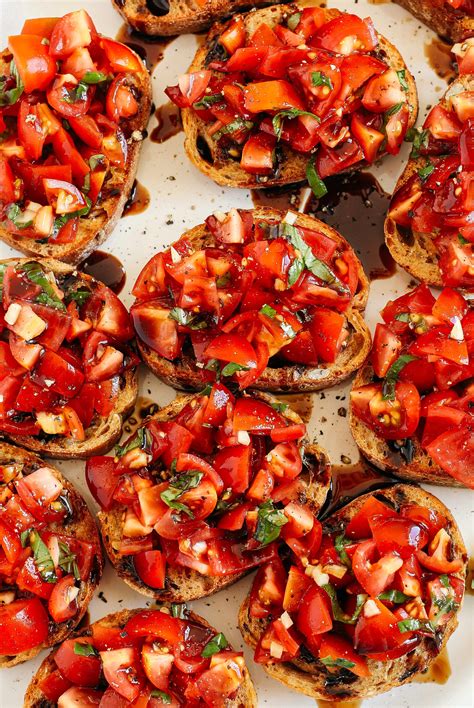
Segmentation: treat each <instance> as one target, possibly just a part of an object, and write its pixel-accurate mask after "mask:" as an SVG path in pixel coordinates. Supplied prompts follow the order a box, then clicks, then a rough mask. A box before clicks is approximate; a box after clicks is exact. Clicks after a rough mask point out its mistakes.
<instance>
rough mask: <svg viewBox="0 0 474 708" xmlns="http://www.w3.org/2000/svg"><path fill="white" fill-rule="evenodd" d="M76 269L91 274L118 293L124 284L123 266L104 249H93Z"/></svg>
mask: <svg viewBox="0 0 474 708" xmlns="http://www.w3.org/2000/svg"><path fill="white" fill-rule="evenodd" d="M78 270H80V271H82V272H83V273H87V275H90V276H92V277H93V278H95V279H96V280H100V282H101V283H104V285H107V287H108V288H110V289H111V290H113V292H114V293H115V294H116V295H118V294H119V292H120V291H121V290H122V288H123V286H124V285H125V278H126V273H125V268H124V267H123V265H122V263H121V262H120V261H119V259H118V258H116V257H115V256H113V255H112V254H111V253H105V252H104V251H93V253H91V254H90V256H88V257H87V258H86V260H85V261H83V262H82V263H80V264H79V266H78Z"/></svg>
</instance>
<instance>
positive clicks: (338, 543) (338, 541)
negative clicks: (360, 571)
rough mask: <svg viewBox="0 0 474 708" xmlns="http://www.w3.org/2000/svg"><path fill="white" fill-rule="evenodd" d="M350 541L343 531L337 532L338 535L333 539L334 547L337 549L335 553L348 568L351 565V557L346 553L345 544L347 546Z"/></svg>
mask: <svg viewBox="0 0 474 708" xmlns="http://www.w3.org/2000/svg"><path fill="white" fill-rule="evenodd" d="M351 543H352V541H351V540H350V539H349V538H346V537H345V536H344V534H343V533H341V534H339V536H336V538H335V539H334V548H335V549H336V551H337V555H338V556H339V558H340V559H341V562H342V563H344V565H346V566H347V567H348V568H350V567H351V565H352V563H351V559H350V558H349V556H348V555H347V552H346V546H349V545H350V544H351Z"/></svg>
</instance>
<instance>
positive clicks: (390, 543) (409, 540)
mask: <svg viewBox="0 0 474 708" xmlns="http://www.w3.org/2000/svg"><path fill="white" fill-rule="evenodd" d="M369 525H370V528H371V531H372V536H373V539H374V541H375V543H376V545H377V550H378V551H379V553H380V554H381V555H384V554H386V553H391V552H395V553H397V554H398V555H399V556H400V557H401V558H408V557H409V556H411V555H413V553H414V552H415V551H417V550H419V549H420V548H423V546H425V545H426V544H427V543H428V533H427V531H426V529H425V527H424V526H422V525H419V524H417V523H415V522H414V521H411V520H410V519H404V518H400V517H397V516H394V517H392V518H390V517H389V518H385V517H382V518H379V517H377V516H376V517H375V518H374V517H372V518H371V519H369Z"/></svg>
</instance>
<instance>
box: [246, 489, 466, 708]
mask: <svg viewBox="0 0 474 708" xmlns="http://www.w3.org/2000/svg"><path fill="white" fill-rule="evenodd" d="M302 541H303V542H302V544H301V547H300V548H299V549H298V551H297V552H296V554H294V555H292V557H291V558H289V559H288V560H287V561H286V562H284V563H282V562H281V560H277V561H276V562H274V563H269V564H267V565H266V566H263V567H262V568H261V569H260V570H259V572H258V574H257V576H256V579H255V581H254V584H253V587H252V591H251V593H250V595H249V596H248V597H247V599H246V600H245V602H244V603H243V605H242V608H241V611H240V618H239V624H240V629H241V632H242V634H243V637H244V639H245V641H246V642H247V643H248V644H249V645H250V646H251V647H252V648H254V649H255V661H256V662H257V663H259V664H262V666H263V668H264V669H265V671H266V672H267V673H268V674H269V675H270V676H271V677H272V678H275V679H277V680H278V681H281V683H283V684H285V685H286V686H288V687H289V688H292V689H294V690H295V691H299V692H301V693H304V694H306V695H307V696H311V697H312V698H316V699H318V700H319V699H323V700H329V701H334V700H337V701H344V700H351V699H361V698H369V697H370V696H375V695H377V694H379V693H383V692H384V691H388V690H390V689H391V688H394V687H396V686H400V685H402V684H404V683H406V682H408V681H412V680H413V678H414V677H416V676H417V675H419V674H420V673H423V672H425V671H426V670H427V669H428V668H429V667H430V664H431V663H432V662H433V661H434V659H435V658H436V657H437V655H438V654H439V652H440V651H441V650H442V649H443V647H444V646H445V645H446V642H447V640H448V638H449V637H450V635H451V634H452V633H453V631H454V630H455V628H456V626H457V613H458V611H459V609H460V607H461V604H462V600H463V594H464V583H465V576H466V549H465V547H464V543H463V540H462V538H461V535H460V533H459V530H458V527H457V526H456V522H455V520H454V519H453V517H452V515H451V514H450V512H449V510H448V509H447V508H446V507H445V506H444V505H443V504H442V503H441V502H440V501H439V500H438V499H436V498H435V497H434V496H432V495H431V494H428V492H425V491H424V490H422V489H419V488H418V487H414V486H410V485H406V484H397V485H395V486H393V487H391V488H389V489H384V490H380V491H377V492H374V493H372V494H365V495H363V496H362V497H359V498H357V499H355V500H354V501H352V502H350V503H349V504H348V505H347V506H345V507H344V508H342V509H341V510H340V511H337V512H336V513H335V514H333V515H332V516H330V517H328V518H326V519H325V520H324V521H323V524H322V526H321V525H320V526H319V537H318V540H317V542H316V543H314V542H312V543H310V544H307V543H305V539H304V538H303V539H302Z"/></svg>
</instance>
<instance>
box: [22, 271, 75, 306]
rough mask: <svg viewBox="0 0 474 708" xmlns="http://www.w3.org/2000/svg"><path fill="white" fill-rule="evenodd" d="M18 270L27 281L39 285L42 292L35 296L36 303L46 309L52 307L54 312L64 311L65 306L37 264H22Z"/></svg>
mask: <svg viewBox="0 0 474 708" xmlns="http://www.w3.org/2000/svg"><path fill="white" fill-rule="evenodd" d="M20 270H21V271H22V272H23V273H25V275H26V277H27V278H28V280H30V281H31V282H32V283H34V284H35V285H39V286H40V287H41V289H42V290H43V292H42V293H40V294H39V295H38V296H37V298H36V302H39V303H41V304H42V305H47V306H48V307H54V308H55V309H56V310H65V309H66V306H65V305H64V303H63V301H62V300H60V299H59V297H58V295H57V293H56V290H55V288H54V287H53V286H52V285H51V282H50V281H49V279H48V277H47V275H46V273H45V272H44V270H43V268H42V267H41V266H40V264H39V263H37V262H36V261H29V262H28V263H23V264H22V265H21V266H20Z"/></svg>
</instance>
